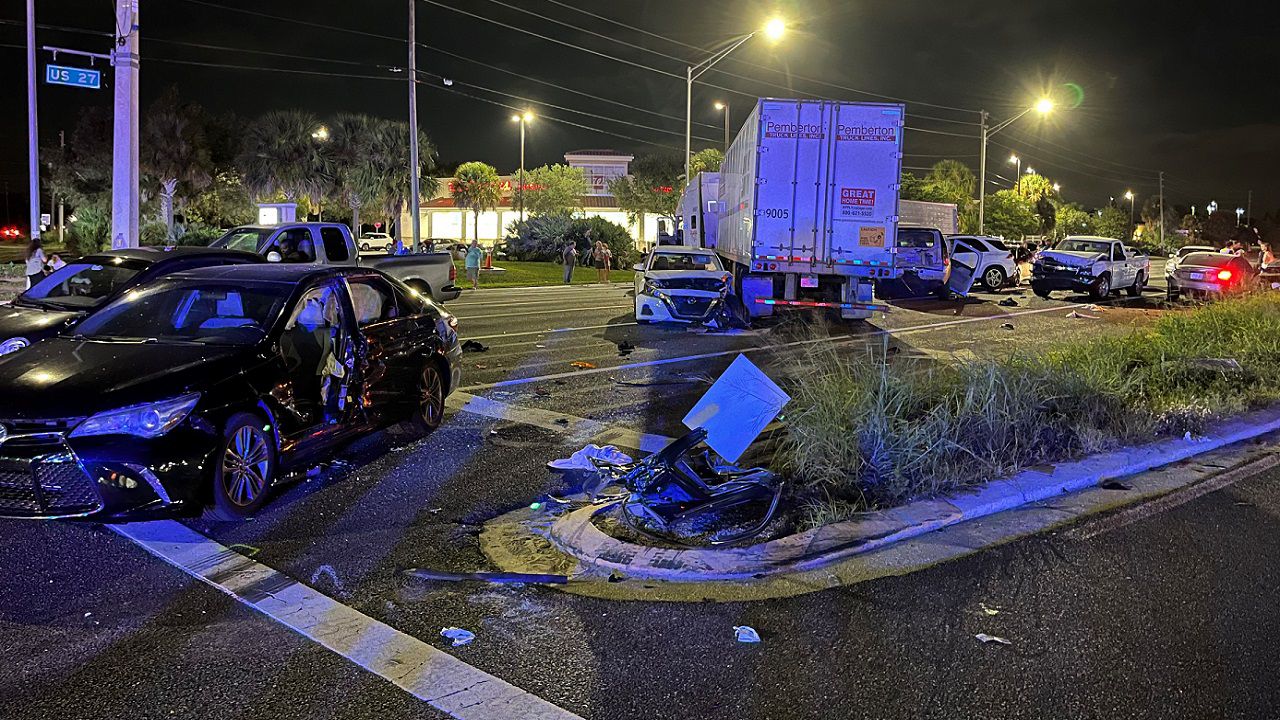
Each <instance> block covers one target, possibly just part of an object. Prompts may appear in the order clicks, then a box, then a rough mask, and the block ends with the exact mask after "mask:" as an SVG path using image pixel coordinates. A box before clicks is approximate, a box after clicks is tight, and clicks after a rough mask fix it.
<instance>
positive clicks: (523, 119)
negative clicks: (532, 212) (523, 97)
mask: <svg viewBox="0 0 1280 720" xmlns="http://www.w3.org/2000/svg"><path fill="white" fill-rule="evenodd" d="M511 122H514V123H520V178H519V182H520V187H519V197H520V219H521V220H524V126H525V125H528V124H529V123H531V122H533V113H531V112H529V111H528V110H525V111H524V112H523V113H517V114H515V115H512V116H511Z"/></svg>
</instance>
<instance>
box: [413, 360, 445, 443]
mask: <svg viewBox="0 0 1280 720" xmlns="http://www.w3.org/2000/svg"><path fill="white" fill-rule="evenodd" d="M421 390H422V397H421V400H420V401H419V402H420V405H419V407H418V418H417V419H418V421H419V423H420V424H421V426H422V429H423V430H425V431H426V432H431V431H432V430H435V429H436V428H438V427H440V423H442V422H444V379H443V378H441V377H440V371H439V370H438V369H437V368H436V366H435V364H434V363H428V364H427V366H426V367H425V368H423V369H422V388H421Z"/></svg>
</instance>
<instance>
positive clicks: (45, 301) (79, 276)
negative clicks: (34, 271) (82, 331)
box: [0, 247, 265, 355]
mask: <svg viewBox="0 0 1280 720" xmlns="http://www.w3.org/2000/svg"><path fill="white" fill-rule="evenodd" d="M261 262H265V261H264V260H263V259H262V258H261V257H259V256H258V255H255V254H253V253H246V252H238V251H235V250H215V249H213V248H205V247H169V248H150V247H148V248H135V249H130V250H112V251H109V252H104V253H99V254H97V255H89V256H86V257H84V258H81V259H79V260H75V261H73V262H71V263H68V264H67V265H66V266H64V267H62V268H60V269H58V270H55V271H54V272H52V273H50V274H49V275H48V276H47V277H45V278H44V279H43V280H41V281H40V282H38V283H36V284H35V285H34V286H32V287H31V288H29V289H27V291H26V292H24V293H22V294H21V295H19V296H18V297H17V298H16V299H14V301H13V302H12V303H11V304H9V305H6V306H0V355H8V354H9V353H15V352H17V351H19V350H21V349H23V348H25V347H27V346H28V345H31V344H32V343H36V342H39V341H41V340H44V339H45V338H49V337H53V336H54V335H57V334H58V333H59V332H60V331H62V330H65V329H67V328H68V327H70V326H72V325H74V324H76V323H77V322H80V321H81V320H83V319H84V318H85V317H86V316H88V315H89V314H90V313H92V312H93V311H94V310H97V309H98V308H100V307H102V306H103V305H106V304H107V303H108V302H110V301H111V300H114V299H115V298H117V297H119V296H120V295H122V294H124V293H125V292H128V291H129V290H130V289H132V288H135V287H137V286H138V285H141V284H142V283H144V282H147V281H148V280H153V279H155V278H157V277H160V276H161V275H165V274H168V273H172V272H179V271H182V270H191V269H194V268H198V267H208V266H211V265H242V264H246V263H261Z"/></svg>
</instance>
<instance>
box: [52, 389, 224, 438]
mask: <svg viewBox="0 0 1280 720" xmlns="http://www.w3.org/2000/svg"><path fill="white" fill-rule="evenodd" d="M199 400H200V393H191V394H189V395H183V396H181V397H176V398H170V399H168V400H161V401H159V402H154V403H147V404H144V405H130V406H129V407H123V408H119V409H117V410H107V411H104V412H100V413H98V414H97V415H94V416H92V417H90V418H89V419H88V420H85V421H84V422H82V423H80V425H79V426H77V427H76V429H75V430H73V431H72V432H71V437H83V436H86V435H136V436H138V437H144V438H154V437H160V436H161V435H164V434H165V433H167V432H169V431H170V430H172V429H174V428H175V427H177V426H178V423H180V422H182V421H183V420H185V419H186V417H187V415H189V414H191V410H192V409H193V408H195V406H196V403H197V402H199Z"/></svg>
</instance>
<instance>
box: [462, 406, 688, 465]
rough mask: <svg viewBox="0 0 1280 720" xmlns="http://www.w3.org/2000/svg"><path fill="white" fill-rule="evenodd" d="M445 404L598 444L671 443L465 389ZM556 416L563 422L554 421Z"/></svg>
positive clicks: (656, 446) (639, 446)
mask: <svg viewBox="0 0 1280 720" xmlns="http://www.w3.org/2000/svg"><path fill="white" fill-rule="evenodd" d="M445 404H446V405H447V406H448V407H450V408H453V409H455V410H461V411H464V412H469V413H474V414H476V415H482V416H484V417H488V418H493V419H495V420H510V421H511V422H518V423H521V424H524V425H532V426H534V427H540V428H543V429H546V430H554V431H556V432H563V433H568V434H570V435H571V436H574V437H578V438H581V439H582V440H583V441H586V440H591V441H592V442H595V443H597V444H600V445H618V446H620V447H625V448H630V449H635V450H640V451H643V452H646V453H654V452H657V451H659V450H661V449H662V448H664V447H666V446H667V445H668V444H670V443H671V440H672V438H669V437H667V436H666V435H655V434H653V433H644V432H639V431H636V430H632V429H630V428H624V427H618V426H615V425H610V424H608V423H603V422H600V421H599V420H591V419H589V418H582V417H577V416H575V415H566V414H565V413H559V412H554V411H552V410H543V409H541V408H533V407H528V406H526V405H512V404H510V403H505V402H501V401H498V400H491V399H489V398H486V397H481V396H479V395H471V394H469V393H465V392H455V393H453V394H451V395H449V397H448V399H446V400H445ZM557 420H564V421H566V422H556V421H557Z"/></svg>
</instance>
